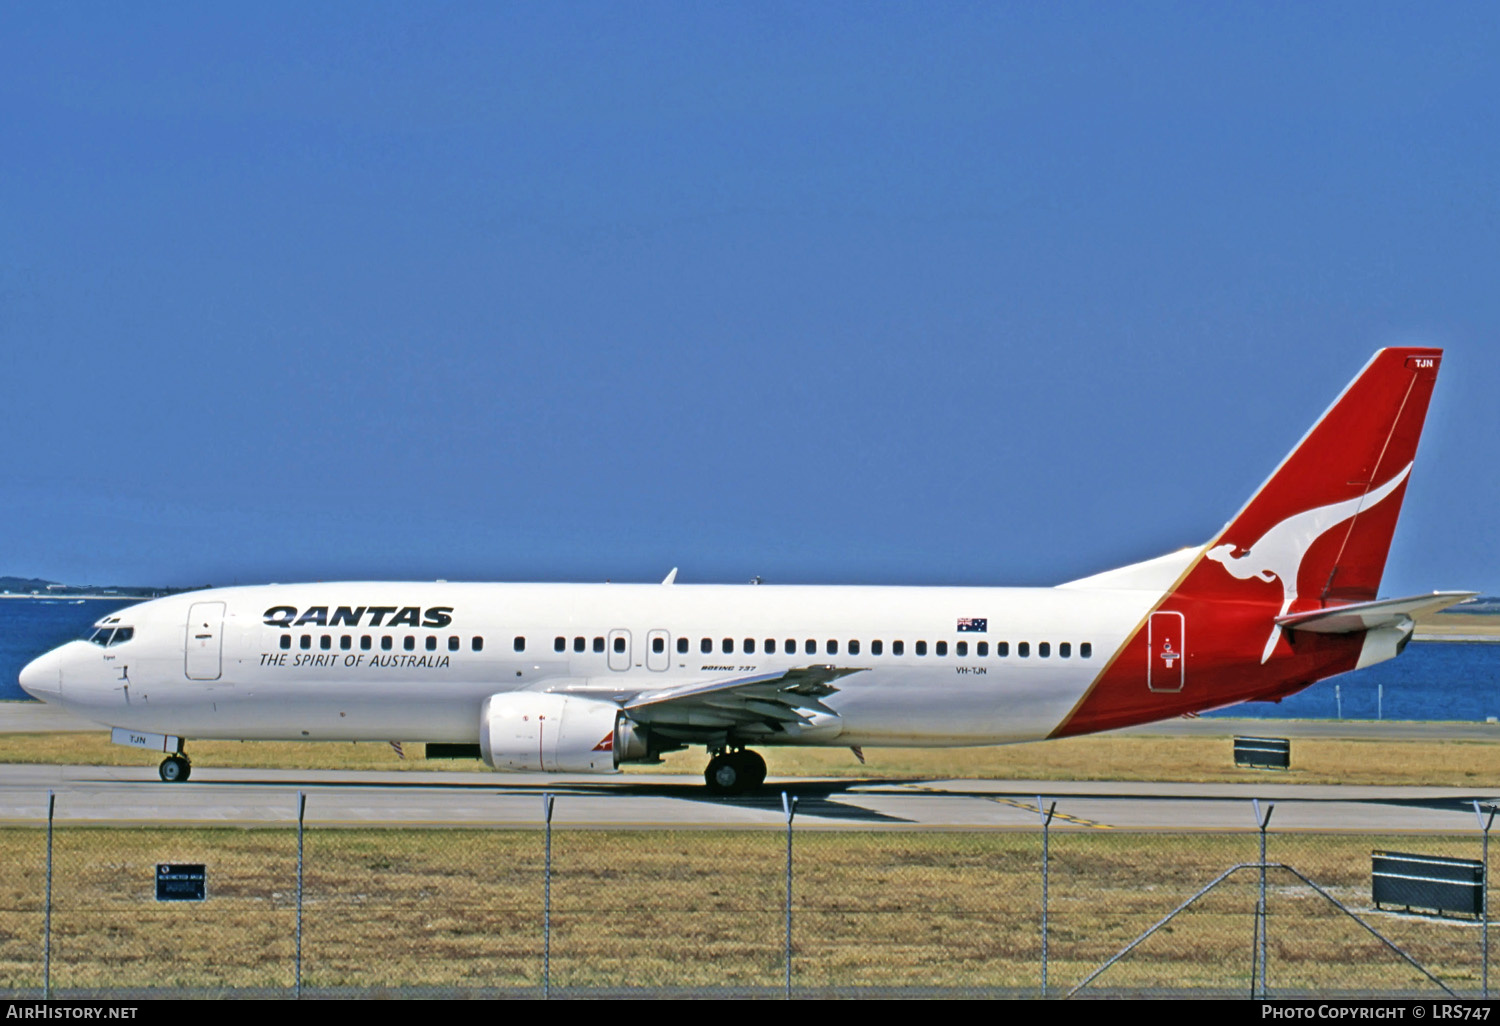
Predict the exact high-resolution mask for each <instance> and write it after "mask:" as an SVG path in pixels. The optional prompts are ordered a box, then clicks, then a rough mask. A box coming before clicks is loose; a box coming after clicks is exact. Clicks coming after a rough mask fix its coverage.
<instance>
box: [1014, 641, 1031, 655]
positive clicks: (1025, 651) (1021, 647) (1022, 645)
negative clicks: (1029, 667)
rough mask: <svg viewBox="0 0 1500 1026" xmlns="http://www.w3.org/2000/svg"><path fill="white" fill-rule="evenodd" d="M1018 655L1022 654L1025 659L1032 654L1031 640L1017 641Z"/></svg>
mask: <svg viewBox="0 0 1500 1026" xmlns="http://www.w3.org/2000/svg"><path fill="white" fill-rule="evenodd" d="M1016 655H1018V656H1020V657H1021V658H1022V659H1025V658H1026V657H1027V656H1029V655H1031V642H1029V641H1020V642H1017V643H1016Z"/></svg>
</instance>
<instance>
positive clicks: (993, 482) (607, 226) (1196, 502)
mask: <svg viewBox="0 0 1500 1026" xmlns="http://www.w3.org/2000/svg"><path fill="white" fill-rule="evenodd" d="M1496 53H1500V8H1497V7H1495V6H1494V5H1481V4H1441V5H1430V4H1396V5H1384V4H1373V3H1357V4H1332V3H1330V4H1319V5H1291V4H1275V5H1250V4H1181V5H1176V4H1157V3H1141V4H1128V5H1125V4H1103V3H1100V4H1067V5H1063V4H1032V3H1025V4H1000V3H992V4H974V5H971V4H941V3H922V4H904V5H899V4H870V3H861V4H840V3H825V4H776V3H766V2H755V3H745V4H732V3H719V4H689V3H677V4H654V3H631V4H590V3H571V4H500V3H486V4H438V3H429V4H376V3H363V2H362V3H357V4H356V3H345V4H333V3H330V4H319V5H306V4H271V3H258V4H254V5H240V6H238V7H235V6H231V5H204V4H182V5H177V4H167V3H156V4H125V5H122V4H106V3H92V4H63V3H56V4H29V5H28V4H8V5H4V6H0V57H3V60H0V123H3V124H4V125H5V126H6V127H5V130H4V139H5V144H4V145H3V146H0V352H3V363H0V367H3V373H4V377H3V379H0V380H3V382H4V393H3V394H4V396H5V400H4V406H5V414H6V419H7V423H8V425H9V433H8V434H9V442H10V444H8V445H6V446H5V447H4V448H3V450H0V478H3V480H4V482H5V485H4V488H3V489H0V539H3V540H4V541H3V548H0V573H17V574H23V575H36V576H41V577H47V578H51V579H55V580H66V581H71V582H79V583H83V582H97V583H106V582H108V583H132V584H188V583H203V582H212V583H215V584H228V583H233V582H256V581H266V580H282V581H286V580H300V579H331V578H340V577H360V578H367V577H376V578H383V577H413V578H438V577H441V578H449V579H454V580H459V579H497V580H506V579H528V580H531V579H543V580H548V579H559V580H599V579H604V578H612V579H614V580H649V579H656V578H659V577H660V576H662V575H663V574H665V573H666V571H667V570H668V569H670V568H671V567H672V566H680V567H681V568H682V570H681V576H680V579H681V580H683V581H742V580H746V579H748V578H749V577H751V576H752V575H756V574H759V575H762V576H763V577H765V578H766V579H768V580H771V581H778V582H792V581H795V582H891V583H935V584H937V583H971V584H1050V583H1056V582H1059V581H1062V580H1067V579H1069V578H1072V577H1078V576H1082V575H1084V574H1088V573H1092V572H1096V571H1099V570H1102V569H1105V568H1107V567H1110V566H1116V565H1120V564H1123V563H1127V562H1130V561H1133V560H1137V559H1143V558H1147V557H1150V556H1154V555H1158V554H1160V553H1162V552H1165V551H1169V550H1171V549H1174V548H1177V547H1179V546H1182V545H1185V544H1193V543H1199V542H1202V541H1205V540H1207V538H1208V537H1210V536H1211V535H1212V534H1213V533H1214V531H1215V530H1217V529H1218V528H1219V527H1220V526H1221V525H1222V524H1223V522H1224V521H1225V520H1226V519H1227V518H1228V517H1229V516H1230V515H1231V514H1232V513H1233V512H1234V511H1235V509H1237V508H1238V507H1239V505H1240V504H1241V503H1242V502H1243V501H1244V500H1245V499H1246V498H1247V497H1248V495H1249V494H1250V492H1251V491H1252V490H1253V489H1254V488H1255V486H1256V485H1258V484H1259V483H1260V481H1261V480H1262V479H1263V478H1264V477H1265V475H1266V474H1267V473H1268V472H1269V471H1270V470H1271V469H1272V468H1273V467H1274V466H1275V465H1276V463H1277V462H1278V461H1279V460H1280V459H1281V457H1282V456H1283V455H1284V454H1285V452H1286V451H1287V450H1288V449H1289V448H1290V446H1291V445H1292V444H1293V443H1294V442H1295V441H1296V440H1297V439H1298V438H1299V437H1300V436H1301V434H1302V432H1303V431H1304V430H1305V429H1306V428H1307V426H1308V425H1309V424H1310V423H1311V422H1312V420H1313V419H1314V418H1315V417H1316V416H1317V415H1318V414H1319V413H1320V412H1321V411H1322V410H1323V409H1324V408H1325V407H1326V405H1327V404H1328V403H1329V402H1330V401H1331V400H1332V398H1333V397H1334V396H1335V395H1336V394H1337V393H1338V391H1339V390H1340V389H1341V388H1342V387H1343V386H1344V385H1345V383H1346V382H1347V381H1348V380H1349V379H1350V378H1351V377H1352V376H1353V375H1354V373H1355V372H1356V371H1357V370H1358V369H1359V367H1360V366H1362V365H1363V363H1364V362H1365V360H1366V359H1367V358H1368V357H1369V355H1370V353H1371V352H1372V351H1373V350H1374V349H1375V348H1377V347H1379V346H1382V345H1390V344H1408V343H1420V344H1432V345H1440V346H1443V347H1445V348H1446V349H1447V358H1446V360H1445V363H1444V367H1443V372H1442V375H1441V376H1440V378H1439V382H1438V389H1437V393H1436V397H1435V399H1434V402H1433V407H1432V411H1431V415H1430V417H1429V420H1428V426H1427V432H1426V434H1425V436H1424V439H1423V445H1422V450H1421V452H1420V455H1419V459H1418V464H1417V469H1416V471H1415V472H1414V475H1413V478H1412V483H1411V487H1410V490H1409V493H1408V497H1407V500H1406V506H1405V512H1404V514H1403V518H1402V524H1401V527H1400V528H1399V529H1398V532H1397V536H1396V542H1395V546H1394V548H1393V551H1392V555H1391V562H1390V564H1389V566H1388V570H1387V574H1386V579H1385V584H1384V587H1383V591H1385V592H1387V593H1389V594H1402V593H1407V592H1412V591H1422V590H1428V589H1431V588H1459V587H1467V588H1474V589H1478V590H1482V591H1486V592H1490V593H1500V542H1497V540H1496V531H1495V528H1494V524H1495V519H1496V514H1497V512H1500V488H1497V484H1496V481H1497V474H1496V468H1497V467H1500V433H1497V428H1500V418H1497V408H1500V407H1497V401H1496V396H1497V395H1500V347H1497V339H1500V287H1497V286H1500V62H1497V61H1496V59H1495V54H1496Z"/></svg>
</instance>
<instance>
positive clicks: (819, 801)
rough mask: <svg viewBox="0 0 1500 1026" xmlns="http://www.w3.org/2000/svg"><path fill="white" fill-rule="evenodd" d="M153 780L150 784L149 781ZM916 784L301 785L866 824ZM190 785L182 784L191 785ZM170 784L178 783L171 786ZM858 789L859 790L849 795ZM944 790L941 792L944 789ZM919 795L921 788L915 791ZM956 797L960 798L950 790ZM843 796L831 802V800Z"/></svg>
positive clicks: (887, 818)
mask: <svg viewBox="0 0 1500 1026" xmlns="http://www.w3.org/2000/svg"><path fill="white" fill-rule="evenodd" d="M153 783H154V782H153ZM914 783H920V781H916V780H867V779H847V780H811V781H795V782H789V783H774V784H767V785H765V786H764V787H762V788H761V789H760V790H759V791H757V792H755V793H753V794H744V795H735V796H732V797H731V796H724V795H714V794H710V793H709V792H708V789H707V788H706V787H704V786H703V785H702V784H699V783H667V782H661V781H653V780H649V779H644V778H639V777H637V778H635V779H632V780H601V781H599V782H598V783H594V782H592V781H578V780H566V781H558V782H557V783H546V784H529V783H527V784H522V783H506V782H503V781H496V782H494V783H491V782H489V781H451V780H443V781H434V780H422V779H415V780H400V781H379V782H376V781H365V780H317V781H309V782H308V783H307V784H306V785H305V786H307V787H315V788H318V789H320V790H391V791H401V790H433V789H437V790H443V791H468V792H489V793H498V794H500V795H503V796H506V797H515V796H518V795H534V796H536V797H537V798H541V797H542V796H543V795H548V794H550V795H555V796H557V797H558V798H567V797H569V796H572V797H591V798H611V797H614V798H669V799H673V800H676V801H691V802H698V803H700V804H704V805H714V806H732V807H736V808H743V809H754V810H757V811H765V812H777V813H780V812H782V799H781V796H782V794H783V792H784V793H785V794H786V795H788V796H789V797H794V798H796V799H797V815H798V816H815V817H817V818H819V819H824V820H839V821H846V822H868V823H910V822H914V821H913V820H911V819H907V818H906V817H903V816H893V815H890V814H888V813H884V812H877V811H875V810H873V809H869V808H865V807H863V806H861V805H859V804H857V802H858V800H859V799H860V798H861V797H869V796H872V795H882V796H892V795H912V794H913V792H910V791H904V790H896V789H897V788H902V787H904V786H906V785H910V784H914ZM192 784H198V785H199V786H206V787H224V786H236V787H244V786H247V785H249V786H255V787H273V788H278V789H279V788H285V787H287V786H289V784H290V782H281V781H264V780H256V781H245V780H205V781H201V782H200V781H193V782H192ZM192 784H189V785H187V786H192ZM172 786H174V787H176V786H178V785H175V784H174V785H172ZM855 788H859V789H860V792H859V793H851V792H852V791H853V790H854V789H855ZM945 793H946V792H945ZM916 794H921V792H916ZM955 796H960V795H957V794H955ZM840 798H842V799H844V800H841V801H840V800H836V799H840Z"/></svg>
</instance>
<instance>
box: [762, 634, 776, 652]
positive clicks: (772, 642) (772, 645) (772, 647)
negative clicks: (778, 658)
mask: <svg viewBox="0 0 1500 1026" xmlns="http://www.w3.org/2000/svg"><path fill="white" fill-rule="evenodd" d="M761 651H762V652H764V653H765V654H766V655H775V654H776V639H775V638H767V639H766V647H765V648H763V649H761Z"/></svg>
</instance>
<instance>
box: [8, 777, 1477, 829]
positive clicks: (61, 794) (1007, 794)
mask: <svg viewBox="0 0 1500 1026" xmlns="http://www.w3.org/2000/svg"><path fill="white" fill-rule="evenodd" d="M299 791H300V792H303V793H305V794H306V795H307V821H308V822H309V823H310V824H313V825H355V824H368V825H381V826H401V825H404V826H413V827H431V826H470V827H522V828H528V827H538V826H540V825H541V823H542V806H543V802H542V796H543V795H544V794H553V795H556V796H557V799H556V804H555V813H554V817H553V823H554V825H555V826H557V827H560V828H569V827H587V828H616V829H629V828H638V829H664V828H669V829H701V828H761V829H768V828H779V827H782V826H783V825H784V823H785V817H784V814H783V812H782V806H781V794H782V792H783V791H785V792H786V793H787V794H788V795H791V796H795V797H796V798H797V799H798V805H797V812H796V821H797V824H798V825H799V826H800V827H801V828H803V829H861V830H869V829H878V830H887V829H893V830H913V829H937V830H952V829H968V830H974V829H996V828H1000V829H1018V828H1020V829H1029V830H1030V829H1036V828H1037V826H1038V814H1037V796H1038V795H1040V796H1042V797H1043V803H1044V804H1045V805H1050V804H1051V803H1052V802H1054V801H1055V802H1056V811H1057V818H1056V819H1055V820H1054V822H1053V826H1054V827H1055V828H1058V829H1064V830H1173V831H1183V830H1251V829H1254V826H1255V820H1254V813H1253V811H1252V799H1259V800H1260V801H1261V803H1262V808H1264V807H1265V806H1266V804H1267V803H1272V804H1274V805H1275V812H1274V814H1273V816H1272V827H1271V828H1272V829H1273V830H1275V831H1293V830H1296V831H1313V830H1337V831H1352V832H1373V833H1403V832H1443V833H1452V832H1459V833H1471V832H1474V831H1476V830H1477V825H1476V819H1475V814H1474V809H1473V802H1474V801H1475V800H1479V801H1482V802H1490V801H1500V788H1497V789H1496V790H1495V791H1474V790H1463V789H1459V788H1444V787H1334V786H1311V785H1309V786H1303V785H1291V784H1279V783H1276V782H1275V781H1274V780H1267V781H1266V782H1264V783H1250V784H1158V783H1101V782H1087V781H1085V782H1059V781H1003V780H920V781H919V780H882V779H869V780H843V779H822V780H809V779H797V780H786V781H778V780H775V779H772V780H771V781H770V782H769V783H768V784H767V786H766V788H765V789H764V791H763V792H762V793H760V794H758V795H754V796H747V797H742V798H715V797H712V796H710V795H708V794H707V793H706V792H705V790H704V788H703V783H702V780H701V778H699V777H696V776H694V777H686V776H660V775H652V776H622V777H607V778H599V777H568V776H552V775H545V774H504V775H501V774H497V773H422V774H420V775H417V774H411V773H388V772H379V773H377V772H354V771H342V770H320V771H293V770H235V769H213V768H207V767H205V768H200V769H195V770H194V773H193V778H192V780H191V781H189V782H187V783H176V784H164V783H161V782H160V781H159V780H157V778H156V775H155V771H154V769H151V768H147V767H140V768H136V767H100V766H38V765H6V766H0V823H4V824H7V825H15V824H19V823H38V822H44V821H45V819H46V814H47V797H48V793H49V792H52V793H53V794H55V796H56V803H57V804H56V817H57V821H58V822H59V823H61V824H64V825H66V824H70V823H72V824H80V823H108V824H140V825H144V824H150V823H162V824H169V823H170V824H197V825H204V826H212V825H271V824H277V823H280V824H291V823H293V822H295V820H296V809H297V795H298V792H299Z"/></svg>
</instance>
